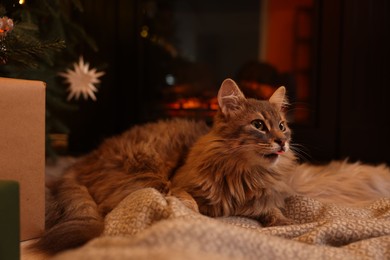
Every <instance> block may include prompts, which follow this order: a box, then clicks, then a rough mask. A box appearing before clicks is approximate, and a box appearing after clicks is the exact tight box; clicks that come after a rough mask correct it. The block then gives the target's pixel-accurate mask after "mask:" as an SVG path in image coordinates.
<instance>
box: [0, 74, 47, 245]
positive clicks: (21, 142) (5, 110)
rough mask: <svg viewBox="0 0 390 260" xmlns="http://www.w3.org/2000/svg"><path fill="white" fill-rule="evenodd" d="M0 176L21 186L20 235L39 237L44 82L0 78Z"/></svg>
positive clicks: (42, 211) (42, 205) (42, 209)
mask: <svg viewBox="0 0 390 260" xmlns="http://www.w3.org/2000/svg"><path fill="white" fill-rule="evenodd" d="M0 169H1V170H0V180H14V181H17V182H18V183H19V190H20V239H21V240H22V241H23V240H28V239H32V238H36V237H39V235H40V234H41V233H42V231H43V229H44V215H45V195H44V191H45V174H44V172H45V84H44V83H43V82H40V81H33V80H19V79H9V78H0Z"/></svg>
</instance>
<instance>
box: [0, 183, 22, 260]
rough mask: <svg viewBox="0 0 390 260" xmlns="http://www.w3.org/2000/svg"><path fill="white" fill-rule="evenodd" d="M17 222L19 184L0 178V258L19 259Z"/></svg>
mask: <svg viewBox="0 0 390 260" xmlns="http://www.w3.org/2000/svg"><path fill="white" fill-rule="evenodd" d="M19 223H20V218H19V184H18V182H16V181H5V180H0V230H1V232H0V259H7V260H13V259H15V260H17V259H19V257H20V242H19V241H20V228H19Z"/></svg>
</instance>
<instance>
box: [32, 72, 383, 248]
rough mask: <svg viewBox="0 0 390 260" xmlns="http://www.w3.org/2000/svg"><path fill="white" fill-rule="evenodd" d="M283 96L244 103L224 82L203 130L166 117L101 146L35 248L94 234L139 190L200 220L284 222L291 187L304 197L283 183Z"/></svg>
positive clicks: (77, 174) (286, 138)
mask: <svg viewBox="0 0 390 260" xmlns="http://www.w3.org/2000/svg"><path fill="white" fill-rule="evenodd" d="M284 95H285V89H284V87H281V88H279V89H278V90H277V91H275V93H274V94H273V95H272V97H271V98H270V99H269V100H268V101H259V100H254V99H246V98H245V97H244V95H243V94H242V92H241V91H240V89H239V88H238V86H237V85H236V84H235V82H234V81H232V80H230V79H227V80H225V81H224V82H223V83H222V86H221V88H220V90H219V92H218V103H219V106H220V109H219V111H218V113H217V115H216V116H215V119H214V124H213V126H212V128H211V129H209V127H208V126H206V124H205V123H202V122H194V121H189V120H183V119H172V120H167V121H159V122H156V123H149V124H146V125H143V126H136V127H133V128H132V129H130V130H128V131H127V132H125V133H123V134H122V135H120V136H117V137H113V138H111V139H108V140H106V141H105V142H104V143H103V144H102V145H101V147H100V148H99V149H97V150H96V151H94V152H92V153H91V154H89V155H87V156H85V157H83V158H81V159H80V160H79V161H78V162H76V163H75V164H74V165H73V166H71V167H70V168H69V169H68V170H67V171H66V172H65V174H64V175H63V177H62V178H61V179H60V180H59V181H58V183H56V184H55V185H54V187H53V189H52V193H51V195H50V196H51V197H52V199H53V201H54V203H53V204H51V206H50V207H48V210H47V216H46V218H47V227H46V232H45V234H44V235H43V237H42V238H41V239H40V240H39V241H38V242H37V244H36V246H37V248H40V249H43V250H44V251H45V252H48V253H56V252H59V251H61V250H64V249H67V248H72V247H77V246H80V245H82V244H84V243H85V242H87V241H88V240H90V239H92V238H94V237H97V236H99V235H100V234H101V233H102V231H103V228H104V217H105V216H106V215H107V214H108V213H109V212H110V211H111V210H112V209H113V208H114V207H115V206H117V204H118V203H119V202H120V201H121V200H122V199H124V198H125V197H126V196H127V195H129V194H130V193H132V192H133V191H135V190H138V189H141V188H145V187H152V188H155V189H157V190H159V191H160V192H162V193H165V194H167V195H173V196H176V197H178V198H180V199H181V200H182V201H183V202H184V203H185V204H186V205H187V206H188V207H190V208H192V209H194V210H198V211H199V212H200V213H202V214H205V215H208V216H212V217H218V216H247V217H252V218H256V219H259V220H260V221H261V222H262V223H263V224H265V225H283V224H291V223H292V221H291V220H289V219H287V218H286V217H284V216H283V214H282V211H281V209H283V206H284V200H285V198H286V197H288V196H290V195H292V194H294V192H293V190H292V189H291V187H294V188H297V191H298V192H300V193H301V194H305V192H306V193H310V192H308V191H305V189H304V187H303V185H301V186H299V183H297V182H295V181H294V179H293V178H292V177H291V176H293V175H294V174H293V173H294V172H295V168H296V162H295V161H296V160H295V156H294V154H293V152H292V151H291V149H290V136H291V132H290V129H289V128H288V126H287V123H286V119H285V116H284V114H283V111H282V107H283V104H284V103H285V97H284ZM260 120H261V121H260ZM299 167H304V166H299ZM301 169H303V168H301ZM305 169H306V170H308V171H310V166H306V168H305ZM302 172H305V171H304V170H302ZM289 176H290V177H289ZM300 176H304V175H300ZM297 179H299V175H298V177H297ZM301 179H302V180H303V178H301ZM302 183H304V181H302ZM389 183H390V180H389ZM386 187H390V185H389V186H386ZM386 187H385V188H386ZM311 190H314V189H313V188H312V189H311ZM310 195H311V194H310Z"/></svg>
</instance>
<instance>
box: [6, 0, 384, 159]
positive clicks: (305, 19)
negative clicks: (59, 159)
mask: <svg viewBox="0 0 390 260" xmlns="http://www.w3.org/2000/svg"><path fill="white" fill-rule="evenodd" d="M2 2H4V4H3V5H4V6H5V11H4V15H7V16H8V17H11V18H13V19H14V28H15V30H16V27H17V26H18V22H19V24H22V22H26V21H28V22H30V24H33V25H35V26H37V27H39V28H41V27H44V28H46V31H45V30H44V29H41V30H40V37H43V36H45V35H47V34H48V31H47V30H48V28H49V26H52V27H53V28H52V31H55V32H59V31H61V32H62V34H60V35H57V38H56V39H58V38H60V39H61V38H64V40H65V45H66V47H65V48H63V49H61V50H59V51H58V54H53V55H57V56H52V55H51V54H50V55H49V57H55V58H54V59H53V60H54V64H55V65H58V66H57V67H56V69H57V70H58V72H61V71H62V72H63V71H65V72H66V70H67V69H72V66H73V65H74V64H75V63H77V62H78V64H79V65H80V60H79V58H80V57H81V56H82V57H83V61H84V62H85V63H88V64H89V70H90V71H91V70H93V69H96V71H95V72H104V75H99V77H98V78H99V81H100V82H97V83H96V84H95V85H96V88H97V91H94V95H95V96H96V100H93V99H92V96H88V97H86V98H83V97H80V98H79V99H77V100H76V99H70V100H67V95H69V92H67V85H66V84H63V81H64V78H61V76H60V75H58V72H53V71H52V70H49V69H46V70H45V69H43V70H42V69H41V70H40V73H42V74H43V75H42V76H39V77H38V76H37V75H38V74H37V72H36V69H35V71H34V69H29V74H27V73H26V74H25V75H29V76H25V77H28V78H34V79H35V78H38V79H43V80H45V77H48V76H50V80H52V81H53V82H49V83H51V84H52V85H53V87H52V85H51V84H48V89H52V90H53V92H54V93H57V95H56V96H55V99H53V100H54V101H53V100H51V101H49V103H50V102H51V103H50V104H51V107H52V109H50V111H48V112H49V113H50V115H51V116H52V119H54V120H57V121H59V122H60V123H56V124H52V123H49V124H48V125H49V126H50V128H49V129H47V135H48V143H50V147H51V148H52V149H53V154H69V155H81V154H84V153H86V152H89V151H90V150H92V149H94V148H96V147H97V146H98V145H99V144H100V143H101V142H102V140H104V139H105V138H107V137H109V136H112V135H115V134H118V133H121V132H123V131H124V130H125V129H127V128H128V127H131V126H132V125H135V124H140V123H144V122H148V121H151V120H156V119H158V118H167V117H173V116H176V117H189V118H196V119H202V120H206V121H208V122H210V121H211V119H212V116H213V115H214V113H215V111H216V109H217V103H216V99H215V97H216V94H217V91H218V88H219V86H220V84H221V82H222V81H223V79H225V78H227V77H230V78H233V79H235V80H236V81H237V82H238V83H239V85H240V86H241V87H242V89H243V91H244V93H245V94H246V95H247V96H250V97H256V98H268V97H269V95H270V94H271V93H272V92H273V90H274V89H275V88H276V87H278V86H281V85H284V86H286V88H287V91H288V96H289V100H290V103H291V106H290V108H289V111H288V117H289V121H290V122H291V123H290V124H291V127H292V129H293V131H294V134H293V139H294V140H293V141H294V143H297V144H299V145H300V146H299V149H300V150H301V152H300V154H301V156H302V158H303V159H304V160H309V161H312V162H326V161H329V160H332V159H345V158H349V159H350V160H352V161H355V160H361V161H363V162H368V163H380V162H387V163H389V164H390V152H389V149H390V141H389V137H388V136H389V134H390V115H389V112H390V111H389V105H388V104H389V101H388V100H389V96H390V90H389V89H390V83H389V80H388V78H389V75H390V66H389V60H390V53H389V52H390V51H389V46H390V40H389V39H390V16H389V14H390V4H389V2H388V1H387V0H377V1H355V0H245V1H235V0H213V1H209V0H111V1H99V0H96V1H91V0H80V1H78V0H77V1H76V0H73V1H65V0H63V1H54V0H53V1H44V0H30V1H28V0H26V1H22V3H21V1H2ZM44 8H47V10H49V11H50V12H51V16H48V12H49V11H47V12H46V13H45V12H44V11H42V10H45V9H44ZM39 10H40V11H39ZM26 12H27V13H30V16H28V15H26ZM31 15H35V16H31ZM28 17H30V20H29V19H28ZM31 17H35V18H37V19H35V20H34V19H31ZM58 17H60V18H61V19H59V18H58ZM53 19H54V20H55V19H57V20H55V21H57V22H56V23H53V22H52V20H53ZM69 22H71V23H69ZM54 25H56V26H58V27H54ZM59 29H61V30H59ZM11 33H12V32H10V33H9V35H11ZM15 33H16V32H15ZM42 35H43V36H42ZM7 37H11V36H7ZM54 38H55V37H54ZM54 38H51V40H53V39H54ZM3 42H5V40H4V39H3ZM0 43H1V41H0ZM7 46H9V45H7ZM0 47H1V46H0ZM10 48H12V46H11V47H9V49H10ZM61 55H62V56H61ZM0 58H1V57H0ZM11 58H12V57H11ZM60 61H62V62H60ZM52 63H53V62H52ZM56 63H61V64H56ZM72 64H73V65H72ZM11 65H12V60H10V61H9V62H7V61H5V62H4V64H3V65H2V68H1V69H0V73H1V76H18V77H23V75H21V74H20V75H18V74H15V71H18V72H19V71H20V67H17V66H16V67H15V66H14V67H12V66H11ZM7 66H8V67H7ZM51 68H53V66H51ZM68 72H69V71H68ZM31 75H34V76H31ZM68 75H69V74H68ZM45 81H47V80H45ZM59 82H62V86H56V87H54V86H55V84H59ZM59 85H61V84H59ZM50 97H52V96H51V95H49V98H50ZM58 104H63V105H62V106H61V107H58Z"/></svg>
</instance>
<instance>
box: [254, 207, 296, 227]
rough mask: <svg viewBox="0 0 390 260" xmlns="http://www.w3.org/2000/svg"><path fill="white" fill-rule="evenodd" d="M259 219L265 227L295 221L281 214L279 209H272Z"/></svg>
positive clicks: (288, 223) (291, 223) (290, 223)
mask: <svg viewBox="0 0 390 260" xmlns="http://www.w3.org/2000/svg"><path fill="white" fill-rule="evenodd" d="M260 221H261V222H262V224H263V225H265V226H267V227H271V226H286V225H293V224H295V221H294V220H292V219H290V218H287V217H286V216H284V215H283V213H282V212H281V211H280V209H277V208H275V209H273V210H271V211H270V212H268V213H266V214H264V215H263V216H261V218H260Z"/></svg>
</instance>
